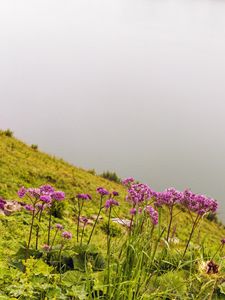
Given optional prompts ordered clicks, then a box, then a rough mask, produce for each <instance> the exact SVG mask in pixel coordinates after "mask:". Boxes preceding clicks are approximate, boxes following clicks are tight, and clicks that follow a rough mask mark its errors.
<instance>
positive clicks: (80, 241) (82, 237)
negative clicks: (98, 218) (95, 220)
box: [80, 224, 85, 246]
mask: <svg viewBox="0 0 225 300" xmlns="http://www.w3.org/2000/svg"><path fill="white" fill-rule="evenodd" d="M84 228H85V224H84V225H83V229H82V234H81V240H80V246H82V242H83V236H84Z"/></svg>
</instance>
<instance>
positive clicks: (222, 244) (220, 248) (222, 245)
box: [211, 243, 224, 261]
mask: <svg viewBox="0 0 225 300" xmlns="http://www.w3.org/2000/svg"><path fill="white" fill-rule="evenodd" d="M223 247H224V243H221V245H220V246H219V247H218V249H217V250H216V252H215V253H214V255H213V257H212V258H211V261H212V260H213V259H214V258H215V256H216V255H217V253H218V252H219V251H221V250H222V249H223Z"/></svg>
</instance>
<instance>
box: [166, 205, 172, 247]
mask: <svg viewBox="0 0 225 300" xmlns="http://www.w3.org/2000/svg"><path fill="white" fill-rule="evenodd" d="M169 212H170V220H169V225H168V230H167V236H166V241H167V242H168V241H169V237H170V230H171V225H172V221H173V206H172V207H170V208H169Z"/></svg>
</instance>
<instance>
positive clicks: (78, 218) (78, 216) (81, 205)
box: [77, 199, 84, 242]
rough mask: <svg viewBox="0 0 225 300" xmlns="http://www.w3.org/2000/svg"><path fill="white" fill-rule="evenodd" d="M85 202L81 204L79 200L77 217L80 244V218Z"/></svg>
mask: <svg viewBox="0 0 225 300" xmlns="http://www.w3.org/2000/svg"><path fill="white" fill-rule="evenodd" d="M83 204H84V201H82V202H81V203H80V199H78V215H77V242H79V231H80V216H81V211H82V208H83Z"/></svg>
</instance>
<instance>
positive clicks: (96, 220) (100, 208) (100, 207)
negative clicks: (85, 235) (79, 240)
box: [87, 196, 103, 245]
mask: <svg viewBox="0 0 225 300" xmlns="http://www.w3.org/2000/svg"><path fill="white" fill-rule="evenodd" d="M102 200H103V196H101V199H100V206H99V211H98V215H97V218H96V219H95V223H94V225H93V227H92V230H91V234H90V236H89V239H88V242H87V245H89V243H90V241H91V238H92V235H93V233H94V230H95V227H96V225H97V222H98V219H99V216H100V213H101V210H102Z"/></svg>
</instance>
